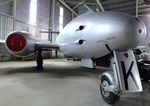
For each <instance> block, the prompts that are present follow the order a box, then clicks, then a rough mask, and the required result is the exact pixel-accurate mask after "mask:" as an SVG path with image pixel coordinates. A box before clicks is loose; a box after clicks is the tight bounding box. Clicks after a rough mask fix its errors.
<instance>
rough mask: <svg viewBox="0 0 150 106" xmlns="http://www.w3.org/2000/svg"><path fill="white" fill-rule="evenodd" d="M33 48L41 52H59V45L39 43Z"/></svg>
mask: <svg viewBox="0 0 150 106" xmlns="http://www.w3.org/2000/svg"><path fill="white" fill-rule="evenodd" d="M35 48H36V49H37V48H40V49H42V50H46V51H47V50H59V45H58V44H54V43H50V42H47V43H43V42H42V43H41V42H36V44H35Z"/></svg>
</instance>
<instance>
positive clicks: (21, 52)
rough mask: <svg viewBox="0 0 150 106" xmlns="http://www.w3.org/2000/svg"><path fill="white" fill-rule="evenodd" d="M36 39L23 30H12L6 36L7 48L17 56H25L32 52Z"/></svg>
mask: <svg viewBox="0 0 150 106" xmlns="http://www.w3.org/2000/svg"><path fill="white" fill-rule="evenodd" d="M35 44H36V39H35V38H34V37H33V36H32V35H31V34H29V33H28V32H25V31H20V32H12V33H10V34H8V36H7V37H6V43H5V46H6V48H7V50H8V51H9V52H10V53H11V54H13V55H15V56H18V57H26V56H29V55H31V54H32V53H34V51H35Z"/></svg>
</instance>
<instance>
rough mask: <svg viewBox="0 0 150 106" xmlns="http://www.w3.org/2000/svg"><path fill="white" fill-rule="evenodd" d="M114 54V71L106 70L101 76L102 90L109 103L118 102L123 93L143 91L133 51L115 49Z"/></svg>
mask: <svg viewBox="0 0 150 106" xmlns="http://www.w3.org/2000/svg"><path fill="white" fill-rule="evenodd" d="M113 54H114V57H113V58H112V60H111V65H112V69H113V72H111V71H110V72H104V73H103V74H102V75H100V77H99V80H100V92H101V95H102V98H103V100H104V101H105V102H107V103H108V104H115V103H117V102H118V101H119V99H120V95H121V94H125V93H134V92H141V91H142V85H141V79H140V76H139V71H138V67H137V64H136V60H135V57H134V54H133V51H132V50H128V51H126V52H120V51H114V52H113ZM125 54H128V56H126V55H125Z"/></svg>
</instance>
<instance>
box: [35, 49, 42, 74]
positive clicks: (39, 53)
mask: <svg viewBox="0 0 150 106" xmlns="http://www.w3.org/2000/svg"><path fill="white" fill-rule="evenodd" d="M36 63H37V67H36V70H38V71H39V70H43V58H42V50H41V49H40V48H39V49H38V50H37V54H36Z"/></svg>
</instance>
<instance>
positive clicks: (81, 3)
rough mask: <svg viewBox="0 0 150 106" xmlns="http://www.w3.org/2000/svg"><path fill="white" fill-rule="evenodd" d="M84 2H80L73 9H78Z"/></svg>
mask: <svg viewBox="0 0 150 106" xmlns="http://www.w3.org/2000/svg"><path fill="white" fill-rule="evenodd" d="M84 2H85V0H83V1H82V2H80V3H78V4H77V5H76V6H75V7H73V9H75V8H77V7H79V6H80V5H82V4H83V3H84Z"/></svg>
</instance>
